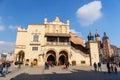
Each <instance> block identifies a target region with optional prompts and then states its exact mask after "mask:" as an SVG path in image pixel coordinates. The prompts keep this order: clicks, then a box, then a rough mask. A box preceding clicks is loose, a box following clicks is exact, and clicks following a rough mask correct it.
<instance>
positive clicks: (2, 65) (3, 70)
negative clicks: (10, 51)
mask: <svg viewBox="0 0 120 80" xmlns="http://www.w3.org/2000/svg"><path fill="white" fill-rule="evenodd" d="M10 66H11V64H10V62H8V61H6V62H2V61H0V74H1V76H2V77H5V75H6V74H8V73H9V67H10Z"/></svg>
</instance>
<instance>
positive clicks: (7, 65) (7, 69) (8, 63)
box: [5, 62, 11, 74]
mask: <svg viewBox="0 0 120 80" xmlns="http://www.w3.org/2000/svg"><path fill="white" fill-rule="evenodd" d="M10 66H11V65H10V62H6V66H5V67H6V71H5V72H6V74H7V73H8V72H9V67H10Z"/></svg>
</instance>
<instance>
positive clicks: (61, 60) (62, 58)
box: [59, 51, 68, 65]
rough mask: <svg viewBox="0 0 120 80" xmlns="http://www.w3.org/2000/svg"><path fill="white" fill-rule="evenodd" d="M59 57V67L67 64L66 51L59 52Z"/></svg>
mask: <svg viewBox="0 0 120 80" xmlns="http://www.w3.org/2000/svg"><path fill="white" fill-rule="evenodd" d="M59 55H60V56H59V65H63V64H64V63H66V62H68V53H67V52H66V51H61V52H60V53H59Z"/></svg>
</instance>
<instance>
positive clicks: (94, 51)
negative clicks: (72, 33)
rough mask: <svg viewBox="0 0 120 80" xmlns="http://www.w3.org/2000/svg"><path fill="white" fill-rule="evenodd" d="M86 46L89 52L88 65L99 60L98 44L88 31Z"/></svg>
mask: <svg viewBox="0 0 120 80" xmlns="http://www.w3.org/2000/svg"><path fill="white" fill-rule="evenodd" d="M87 47H88V48H89V53H90V65H91V66H92V65H93V64H94V62H96V63H98V62H99V53H98V44H97V42H96V41H95V40H94V36H93V35H92V34H91V33H89V35H88V42H87Z"/></svg>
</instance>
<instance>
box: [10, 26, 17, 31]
mask: <svg viewBox="0 0 120 80" xmlns="http://www.w3.org/2000/svg"><path fill="white" fill-rule="evenodd" d="M17 28H18V26H12V25H10V26H9V29H12V30H16V29H17Z"/></svg>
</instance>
